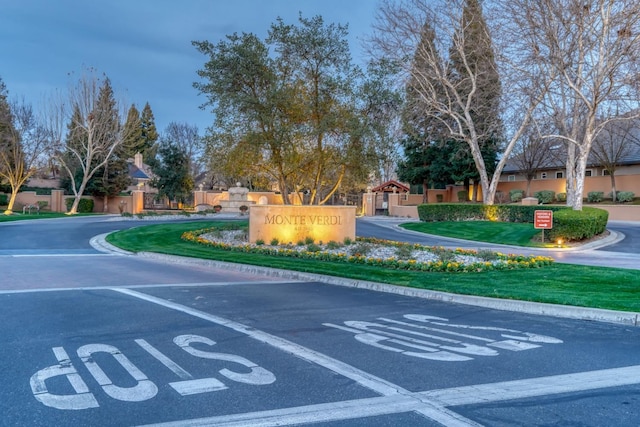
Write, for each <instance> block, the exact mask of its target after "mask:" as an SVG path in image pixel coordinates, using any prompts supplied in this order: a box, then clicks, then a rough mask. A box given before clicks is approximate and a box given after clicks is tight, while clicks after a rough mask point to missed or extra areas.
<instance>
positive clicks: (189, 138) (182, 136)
mask: <svg viewBox="0 0 640 427" xmlns="http://www.w3.org/2000/svg"><path fill="white" fill-rule="evenodd" d="M163 138H164V139H165V140H168V141H171V142H173V143H174V144H176V145H177V146H178V147H180V149H181V150H182V151H184V153H185V154H186V155H187V158H188V159H189V174H190V175H191V178H193V179H195V178H196V177H197V176H198V175H199V174H200V173H202V171H203V169H204V140H203V138H202V137H201V136H200V135H199V134H198V126H196V125H190V124H188V123H177V122H171V123H169V125H167V128H166V129H165V131H164V135H163Z"/></svg>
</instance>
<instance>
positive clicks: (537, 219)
mask: <svg viewBox="0 0 640 427" xmlns="http://www.w3.org/2000/svg"><path fill="white" fill-rule="evenodd" d="M533 227H534V228H542V229H549V228H553V211H535V212H534V216H533Z"/></svg>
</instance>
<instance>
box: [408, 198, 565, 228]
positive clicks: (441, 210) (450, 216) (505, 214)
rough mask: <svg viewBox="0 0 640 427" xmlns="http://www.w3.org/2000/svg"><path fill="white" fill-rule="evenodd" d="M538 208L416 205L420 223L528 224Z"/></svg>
mask: <svg viewBox="0 0 640 427" xmlns="http://www.w3.org/2000/svg"><path fill="white" fill-rule="evenodd" d="M538 209H540V208H539V206H524V205H514V204H509V205H491V206H487V205H480V204H464V205H461V204H458V203H442V204H435V203H433V204H424V205H418V217H419V218H420V221H425V222H431V221H473V220H491V221H505V222H530V223H533V216H534V212H535V211H536V210H538ZM545 209H548V210H552V211H557V210H561V209H568V207H567V206H548V207H545Z"/></svg>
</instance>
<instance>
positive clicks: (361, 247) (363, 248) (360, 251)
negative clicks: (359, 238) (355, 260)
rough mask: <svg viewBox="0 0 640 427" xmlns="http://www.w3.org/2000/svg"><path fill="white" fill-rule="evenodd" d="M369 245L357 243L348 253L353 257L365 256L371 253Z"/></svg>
mask: <svg viewBox="0 0 640 427" xmlns="http://www.w3.org/2000/svg"><path fill="white" fill-rule="evenodd" d="M371 250H372V248H371V245H370V244H368V243H364V242H358V243H356V244H355V245H353V246H351V247H350V248H349V253H350V254H351V255H353V256H367V255H368V254H369V253H370V252H371Z"/></svg>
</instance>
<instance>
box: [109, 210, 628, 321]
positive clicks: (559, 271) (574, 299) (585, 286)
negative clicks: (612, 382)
mask: <svg viewBox="0 0 640 427" xmlns="http://www.w3.org/2000/svg"><path fill="white" fill-rule="evenodd" d="M223 224H228V223H227V222H224V223H223V222H215V221H198V222H189V223H174V224H157V225H149V226H142V227H137V228H133V229H129V230H123V231H118V232H115V233H112V234H110V235H109V236H108V237H107V241H108V242H110V243H111V244H113V245H116V246H118V247H121V248H123V249H126V250H129V251H132V252H140V251H149V252H158V253H164V254H171V255H179V256H188V257H196V258H203V259H210V260H218V261H228V262H235V263H243V264H252V265H259V266H266V267H273V268H281V269H289V270H295V271H302V272H310V273H318V274H326V275H331V276H339V277H345V278H350V279H359V280H368V281H374V282H381V283H389V284H394V285H399V286H408V287H414V288H422V289H431V290H436V291H444V292H451V293H458V294H466V295H477V296H487V297H495V298H505V299H517V300H524V301H535V302H546V303H554V304H564V305H574V306H582V307H593V308H605V309H612V310H622V311H633V312H640V275H639V274H638V272H637V271H635V270H625V269H614V268H604V267H589V266H577V265H568V264H554V265H551V266H549V267H544V268H539V269H521V270H510V271H488V272H479V273H426V272H416V271H398V270H389V269H382V268H376V267H373V266H366V265H358V264H347V263H339V262H320V261H313V260H305V259H297V258H296V259H289V258H284V257H270V256H266V255H257V254H250V253H239V252H228V251H224V250H221V249H215V248H211V247H207V246H203V245H199V244H197V243H191V242H187V241H183V240H182V239H181V238H180V236H181V235H182V233H183V232H185V231H188V230H196V229H201V228H208V227H214V226H218V225H223ZM474 224H475V222H474ZM492 224H496V226H499V227H500V229H501V230H502V231H501V233H502V234H503V236H507V235H508V233H507V234H505V233H506V231H505V230H504V229H503V228H502V227H503V226H504V225H505V224H500V223H492ZM507 225H516V226H517V225H518V224H507ZM485 227H489V226H485ZM484 232H485V233H489V231H488V230H486V229H485V231H484ZM519 233H520V232H519V231H518V232H516V231H514V234H519ZM489 234H490V233H489ZM495 234H497V232H496V233H495ZM508 238H511V237H508ZM495 243H506V242H505V241H497V242H495ZM511 244H513V243H511Z"/></svg>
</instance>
